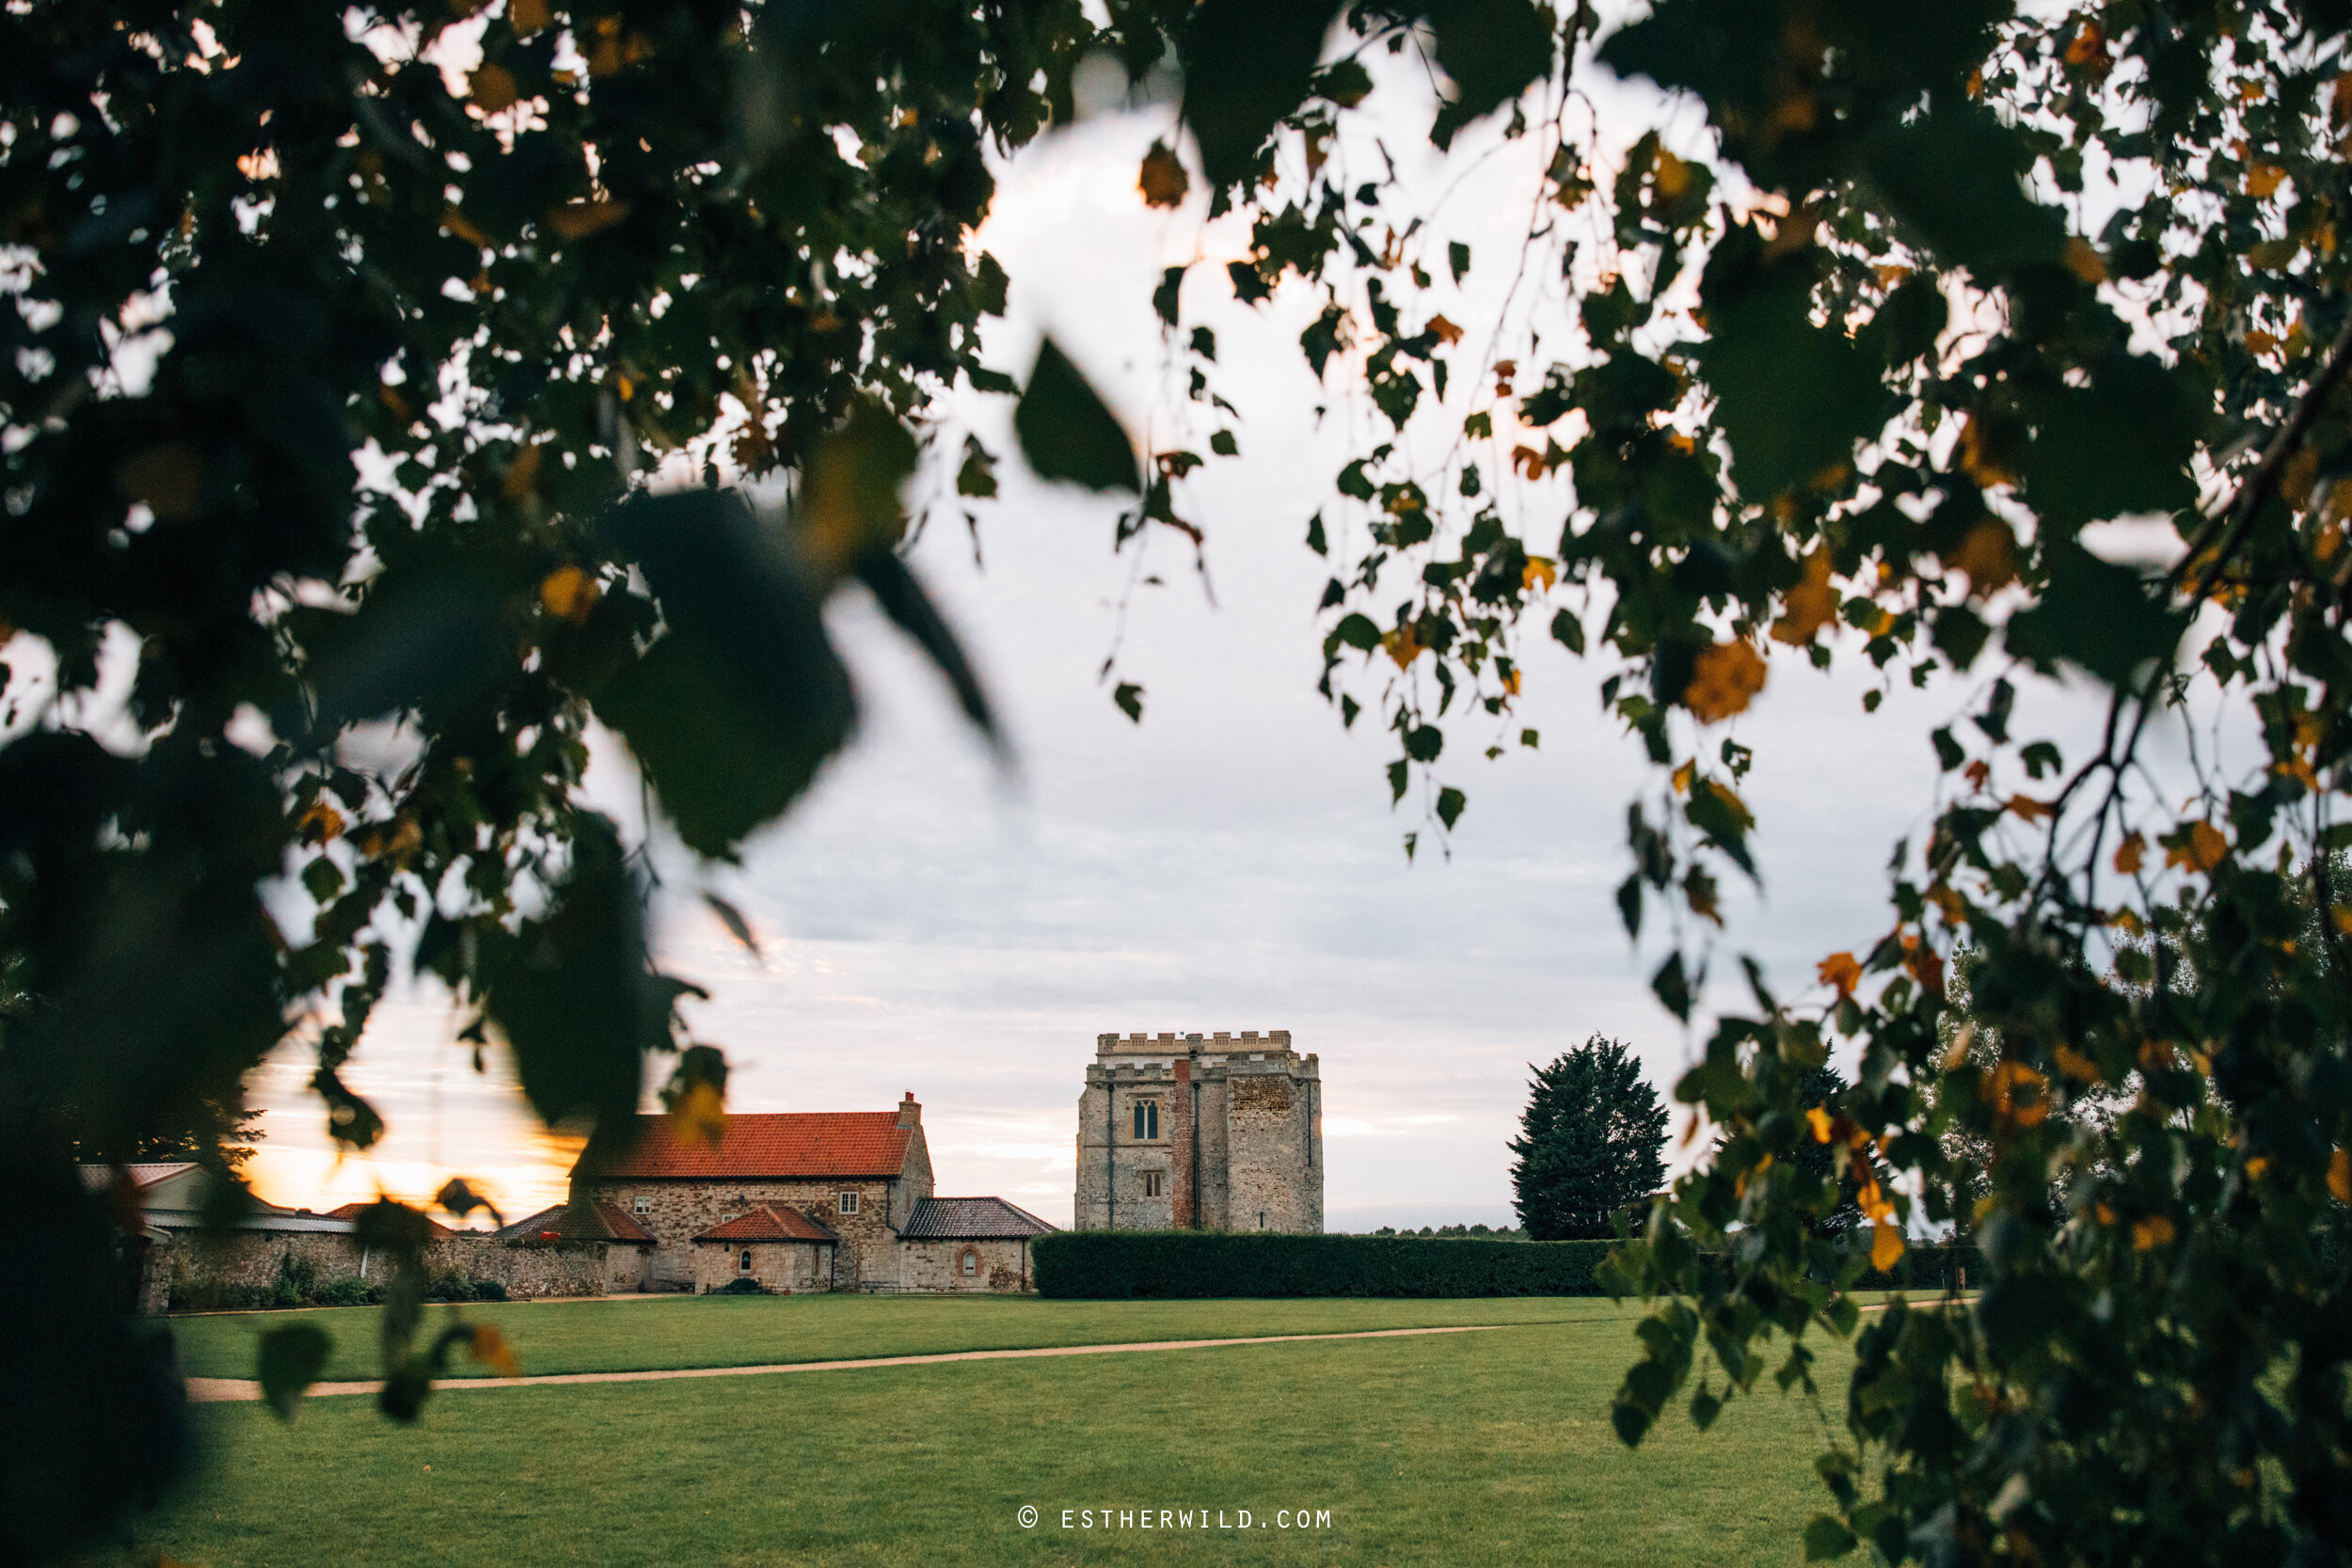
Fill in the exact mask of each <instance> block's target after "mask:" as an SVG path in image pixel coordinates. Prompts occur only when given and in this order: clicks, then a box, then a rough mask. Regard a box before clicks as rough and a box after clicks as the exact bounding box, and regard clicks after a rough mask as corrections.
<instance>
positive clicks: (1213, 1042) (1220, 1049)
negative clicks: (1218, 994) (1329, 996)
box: [1094, 1029, 1291, 1056]
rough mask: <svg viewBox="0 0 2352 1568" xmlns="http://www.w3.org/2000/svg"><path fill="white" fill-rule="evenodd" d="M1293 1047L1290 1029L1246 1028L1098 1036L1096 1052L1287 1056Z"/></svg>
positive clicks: (1100, 1054) (1163, 1054)
mask: <svg viewBox="0 0 2352 1568" xmlns="http://www.w3.org/2000/svg"><path fill="white" fill-rule="evenodd" d="M1290 1048H1291V1032H1290V1031H1289V1030H1288V1029H1269V1030H1267V1031H1265V1032H1264V1033H1263V1034H1261V1033H1260V1032H1259V1031H1257V1030H1255V1029H1245V1030H1243V1031H1242V1032H1241V1033H1240V1034H1238V1035H1234V1034H1228V1033H1225V1032H1224V1031H1222V1030H1220V1031H1218V1032H1217V1033H1216V1034H1214V1035H1202V1034H1192V1035H1179V1034H1173V1033H1166V1032H1164V1033H1161V1034H1157V1035H1145V1034H1133V1035H1097V1036H1095V1037H1094V1053H1095V1054H1096V1055H1098V1056H1183V1055H1189V1054H1191V1053H1194V1052H1196V1051H1198V1052H1208V1053H1216V1054H1220V1055H1233V1054H1249V1053H1269V1052H1270V1053H1285V1054H1287V1053H1289V1051H1290Z"/></svg>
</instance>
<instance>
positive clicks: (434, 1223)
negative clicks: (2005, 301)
mask: <svg viewBox="0 0 2352 1568" xmlns="http://www.w3.org/2000/svg"><path fill="white" fill-rule="evenodd" d="M374 1207H375V1205H374V1204H373V1203H344V1204H339V1205H337V1206H336V1207H335V1208H332V1209H329V1210H328V1211H327V1212H326V1217H327V1218H328V1219H334V1220H356V1219H358V1217H359V1212H360V1211H361V1210H363V1209H373V1208H374ZM424 1223H425V1226H426V1233H427V1234H428V1235H430V1236H432V1237H434V1238H435V1239H436V1240H438V1239H439V1238H441V1237H443V1236H454V1235H456V1234H457V1232H456V1231H454V1230H452V1229H451V1228H450V1227H448V1226H446V1225H443V1224H442V1223H441V1222H440V1221H439V1220H432V1219H429V1220H426V1221H425V1222H424Z"/></svg>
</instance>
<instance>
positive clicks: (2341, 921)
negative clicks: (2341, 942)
mask: <svg viewBox="0 0 2352 1568" xmlns="http://www.w3.org/2000/svg"><path fill="white" fill-rule="evenodd" d="M2328 923H2329V924H2330V925H2332V926H2334V927H2335V928H2336V935H2338V936H2340V937H2352V904H2330V905H2329V906H2328Z"/></svg>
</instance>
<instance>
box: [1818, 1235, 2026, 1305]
mask: <svg viewBox="0 0 2352 1568" xmlns="http://www.w3.org/2000/svg"><path fill="white" fill-rule="evenodd" d="M1868 1235H1869V1233H1868V1232H1867V1231H1865V1232H1864V1233H1863V1244H1865V1245H1867V1244H1868ZM1963 1270H1964V1271H1966V1273H1967V1276H1968V1278H1969V1279H1971V1280H1973V1281H1974V1282H1975V1283H1974V1284H1972V1285H1970V1286H1969V1287H1968V1288H1969V1289H1970V1290H1976V1289H1978V1288H1979V1286H1982V1285H1983V1284H1984V1282H1985V1281H1986V1280H1987V1279H1988V1278H1990V1277H1991V1275H1989V1274H1988V1273H1987V1271H1986V1269H1985V1266H1984V1254H1983V1253H1981V1252H1979V1251H1978V1250H1977V1249H1976V1248H1975V1247H1973V1246H1970V1245H1969V1244H1967V1243H1964V1242H1963V1243H1959V1244H1958V1245H1954V1244H1953V1243H1948V1242H1947V1243H1929V1244H1927V1245H1923V1246H1914V1247H1909V1248H1906V1249H1905V1250H1904V1252H1903V1255H1902V1259H1901V1260H1900V1261H1899V1262H1898V1263H1896V1265H1895V1266H1894V1268H1893V1269H1892V1270H1890V1271H1888V1272H1887V1273H1884V1274H1881V1273H1880V1272H1879V1271H1878V1270H1876V1269H1866V1270H1864V1271H1863V1275H1862V1277H1861V1278H1859V1279H1857V1280H1855V1281H1854V1282H1853V1286H1852V1288H1853V1289H1854V1290H1857V1291H1950V1290H1957V1289H1958V1288H1959V1286H1960V1282H1961V1274H1962V1272H1963Z"/></svg>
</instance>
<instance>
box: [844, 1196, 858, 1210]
mask: <svg viewBox="0 0 2352 1568" xmlns="http://www.w3.org/2000/svg"><path fill="white" fill-rule="evenodd" d="M841 1212H843V1213H845V1214H854V1213H856V1212H857V1194H855V1193H843V1194H842V1195H841Z"/></svg>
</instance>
